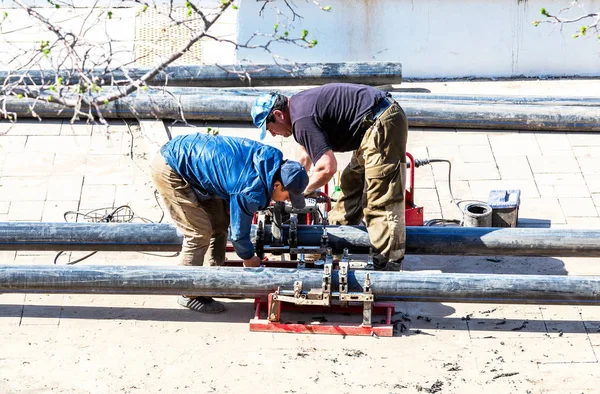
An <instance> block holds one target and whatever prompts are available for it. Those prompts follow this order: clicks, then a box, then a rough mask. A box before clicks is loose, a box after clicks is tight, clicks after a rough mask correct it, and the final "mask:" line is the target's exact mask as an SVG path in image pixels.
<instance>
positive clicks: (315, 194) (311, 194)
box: [304, 190, 321, 199]
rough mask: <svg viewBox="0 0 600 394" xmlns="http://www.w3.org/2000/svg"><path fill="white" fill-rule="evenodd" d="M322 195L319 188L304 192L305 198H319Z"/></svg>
mask: <svg viewBox="0 0 600 394" xmlns="http://www.w3.org/2000/svg"><path fill="white" fill-rule="evenodd" d="M320 196H321V195H320V194H319V190H314V191H312V192H306V191H305V192H304V198H314V199H317V198H318V197H320Z"/></svg>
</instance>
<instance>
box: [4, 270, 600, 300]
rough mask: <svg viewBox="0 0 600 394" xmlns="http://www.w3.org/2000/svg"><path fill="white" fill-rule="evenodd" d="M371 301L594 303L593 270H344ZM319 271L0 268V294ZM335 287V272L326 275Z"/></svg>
mask: <svg viewBox="0 0 600 394" xmlns="http://www.w3.org/2000/svg"><path fill="white" fill-rule="evenodd" d="M367 274H368V275H369V279H370V282H371V291H372V293H373V295H374V296H375V297H376V299H393V300H409V301H436V302H438V301H441V302H497V303H525V304H529V303H532V304H546V303H547V304H584V305H595V304H600V277H598V276H542V275H489V274H486V275H480V274H428V273H413V272H373V271H364V270H351V271H350V273H349V274H348V290H349V291H351V292H362V291H364V282H365V278H366V275H367ZM322 278H323V271H321V270H315V269H302V270H298V269H288V268H223V267H153V266H148V267H141V266H138V267H135V266H77V267H73V266H55V265H37V266H36V265H34V266H24V265H3V266H0V292H5V293H6V292H11V293H34V292H38V293H99V294H100V293H101V294H151V295H152V294H163V295H165V294H173V295H176V294H197V295H204V296H216V297H218V296H222V297H232V296H242V297H258V296H265V295H267V294H268V293H271V292H273V291H275V290H277V289H278V288H280V289H281V290H292V289H293V285H294V282H296V281H302V285H303V289H304V290H307V291H308V290H310V289H313V288H321V282H322ZM331 281H332V291H337V290H338V288H339V277H338V272H337V271H334V272H333V273H332V277H331Z"/></svg>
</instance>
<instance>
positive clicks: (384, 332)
mask: <svg viewBox="0 0 600 394" xmlns="http://www.w3.org/2000/svg"><path fill="white" fill-rule="evenodd" d="M271 298H272V294H270V295H269V300H268V301H266V300H264V299H262V298H257V299H255V300H254V319H252V320H250V331H253V332H282V333H293V334H328V335H354V336H371V335H377V336H379V337H391V336H393V335H394V325H393V324H392V315H393V314H394V304H393V303H390V302H374V303H373V309H372V313H373V315H385V323H384V324H372V325H370V326H365V325H362V324H352V323H332V322H324V323H281V310H282V306H285V310H287V311H297V312H311V313H315V312H316V313H351V314H356V315H362V313H363V307H362V305H350V306H347V307H342V306H341V305H336V304H334V305H331V306H327V307H324V306H317V305H305V306H299V305H294V304H287V303H278V305H279V306H278V309H277V311H276V312H275V313H276V315H277V316H276V321H269V319H261V318H260V315H261V311H262V310H263V309H264V308H265V307H266V310H267V313H268V311H269V310H270V308H269V305H270V301H271Z"/></svg>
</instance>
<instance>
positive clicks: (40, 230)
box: [0, 222, 600, 257]
mask: <svg viewBox="0 0 600 394" xmlns="http://www.w3.org/2000/svg"><path fill="white" fill-rule="evenodd" d="M254 230H255V228H254V227H253V232H254ZM287 233H288V228H287V226H284V239H285V240H287ZM321 235H322V227H321V226H299V228H298V239H299V241H300V245H302V246H318V245H320V242H321ZM328 236H329V245H330V246H331V247H332V249H333V251H334V252H335V253H341V252H342V251H343V250H344V249H345V248H348V249H349V251H350V252H351V253H368V252H369V248H370V241H369V236H368V234H367V231H366V229H365V227H364V226H329V227H328ZM265 237H266V239H267V240H269V239H270V237H271V229H270V226H266V229H265ZM599 239H600V230H587V229H586V230H576V229H547V228H483V227H471V228H466V227H407V229H406V252H407V253H408V254H423V255H468V256H495V255H506V256H547V257H558V256H560V257H569V256H572V257H597V256H600V242H598V240H599ZM181 243H182V236H181V234H180V233H179V231H178V230H177V229H176V227H175V226H173V225H171V224H137V223H39V222H0V250H65V251H73V250H81V251H96V250H97V251H122V252H127V251H179V250H180V249H181ZM267 243H268V241H267Z"/></svg>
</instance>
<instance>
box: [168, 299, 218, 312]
mask: <svg viewBox="0 0 600 394" xmlns="http://www.w3.org/2000/svg"><path fill="white" fill-rule="evenodd" d="M177 303H178V304H179V305H181V306H184V307H186V308H189V309H191V310H193V311H196V312H200V313H211V314H214V313H221V312H223V311H224V310H225V305H224V304H223V303H222V302H219V301H215V300H213V299H212V298H210V297H186V296H179V297H178V298H177Z"/></svg>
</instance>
